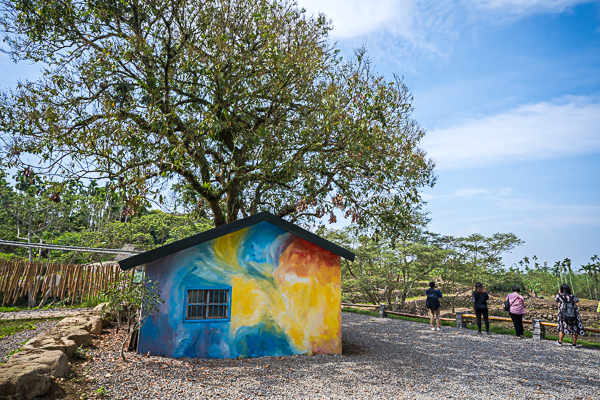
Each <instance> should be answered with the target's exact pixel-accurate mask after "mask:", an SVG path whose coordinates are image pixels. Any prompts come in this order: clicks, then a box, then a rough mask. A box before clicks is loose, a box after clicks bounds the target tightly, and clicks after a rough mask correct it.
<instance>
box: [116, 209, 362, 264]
mask: <svg viewBox="0 0 600 400" xmlns="http://www.w3.org/2000/svg"><path fill="white" fill-rule="evenodd" d="M263 221H267V222H269V223H271V224H273V225H275V226H277V227H279V228H281V229H283V230H285V231H287V232H289V233H292V234H294V235H296V236H298V237H299V238H302V239H304V240H306V241H308V242H311V243H313V244H315V245H317V246H319V247H321V248H323V249H325V250H328V251H330V252H332V253H333V254H337V255H338V256H341V257H344V258H346V259H348V260H350V261H353V260H354V253H353V252H351V251H349V250H346V249H345V248H343V247H341V246H338V245H337V244H335V243H332V242H330V241H329V240H326V239H323V238H322V237H320V236H317V235H315V234H314V233H311V232H309V231H307V230H306V229H302V228H300V227H299V226H297V225H294V224H292V223H291V222H288V221H286V220H284V219H282V218H279V217H276V216H275V215H273V214H271V213H270V212H267V211H264V212H260V213H258V214H254V215H251V216H249V217H247V218H244V219H239V220H237V221H234V222H231V223H229V224H225V225H221V226H219V227H217V228H213V229H210V230H208V231H205V232H201V233H198V234H197V235H194V236H190V237H188V238H185V239H181V240H178V241H177V242H173V243H169V244H167V245H165V246H161V247H158V248H156V249H154V250H150V251H147V252H145V253H141V254H136V255H135V256H133V257H129V258H125V259H123V260H120V261H119V265H120V266H121V269H122V270H128V269H131V268H134V267H137V266H138V265H142V264H146V263H149V262H151V261H155V260H158V259H161V258H163V257H167V256H169V255H171V254H174V253H177V252H179V251H182V250H185V249H188V248H190V247H193V246H196V245H198V244H200V243H204V242H208V241H209V240H213V239H216V238H218V237H221V236H225V235H228V234H230V233H233V232H237V231H239V230H242V229H245V228H248V227H250V226H252V225H256V224H258V223H259V222H263Z"/></svg>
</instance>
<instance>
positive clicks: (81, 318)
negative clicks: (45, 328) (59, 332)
mask: <svg viewBox="0 0 600 400" xmlns="http://www.w3.org/2000/svg"><path fill="white" fill-rule="evenodd" d="M102 324H103V322H102V317H101V316H100V315H96V314H80V315H74V316H72V317H67V318H65V319H63V320H62V321H60V322H59V323H58V324H56V326H57V328H68V329H72V328H76V329H83V330H85V331H88V332H90V333H93V334H94V335H99V334H101V333H102Z"/></svg>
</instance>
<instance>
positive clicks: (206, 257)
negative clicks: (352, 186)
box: [119, 212, 354, 358]
mask: <svg viewBox="0 0 600 400" xmlns="http://www.w3.org/2000/svg"><path fill="white" fill-rule="evenodd" d="M341 257H344V258H346V259H349V260H353V259H354V253H352V252H351V251H348V250H346V249H344V248H342V247H340V246H338V245H336V244H334V243H331V242H329V241H327V240H325V239H323V238H322V237H319V236H317V235H315V234H313V233H311V232H309V231H307V230H305V229H302V228H300V227H298V226H296V225H294V224H292V223H289V222H287V221H285V220H283V219H281V218H278V217H276V216H274V215H273V214H271V213H268V212H262V213H259V214H255V215H252V216H250V217H248V218H244V219H241V220H238V221H235V222H232V223H229V224H226V225H222V226H220V227H218V228H214V229H211V230H209V231H206V232H202V233H199V234H197V235H194V236H191V237H189V238H186V239H183V240H180V241H177V242H174V243H171V244H168V245H165V246H162V247H160V248H157V249H154V250H151V251H148V252H145V253H142V254H138V255H135V256H133V257H130V258H127V259H124V260H121V261H119V264H120V265H121V268H122V269H123V270H128V269H131V268H134V267H136V266H140V265H143V264H145V265H146V276H147V277H148V278H150V279H152V280H153V281H158V282H159V284H160V287H161V290H162V298H163V300H164V301H165V303H164V304H163V305H162V306H161V308H160V311H159V312H156V313H154V314H153V315H151V316H150V317H149V318H148V319H147V320H146V323H145V324H144V325H143V327H142V329H141V331H140V334H139V339H138V352H140V353H143V354H145V353H148V352H149V353H150V354H154V355H164V356H171V357H199V358H236V357H260V356H282V355H292V354H340V353H341V351H342V327H341V322H342V319H341V287H340V283H341V282H340V281H341V271H340V268H341Z"/></svg>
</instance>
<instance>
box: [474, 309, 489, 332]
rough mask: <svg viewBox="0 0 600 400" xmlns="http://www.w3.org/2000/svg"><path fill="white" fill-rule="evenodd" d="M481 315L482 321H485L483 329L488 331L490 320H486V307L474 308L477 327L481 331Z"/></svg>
mask: <svg viewBox="0 0 600 400" xmlns="http://www.w3.org/2000/svg"><path fill="white" fill-rule="evenodd" d="M482 315H483V322H485V331H486V332H489V331H490V321H489V320H488V309H487V308H476V309H475V316H476V317H477V328H478V329H479V332H481V316H482Z"/></svg>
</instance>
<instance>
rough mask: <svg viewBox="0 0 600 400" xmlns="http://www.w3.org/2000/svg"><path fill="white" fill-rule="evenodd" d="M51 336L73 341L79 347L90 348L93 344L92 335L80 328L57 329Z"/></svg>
mask: <svg viewBox="0 0 600 400" xmlns="http://www.w3.org/2000/svg"><path fill="white" fill-rule="evenodd" d="M49 335H50V336H54V337H61V338H63V339H67V340H72V341H74V342H75V344H76V345H77V347H79V346H89V345H90V344H92V335H90V333H89V332H88V331H86V330H83V329H80V328H78V327H56V328H54V330H53V331H52V332H50V334H49Z"/></svg>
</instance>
